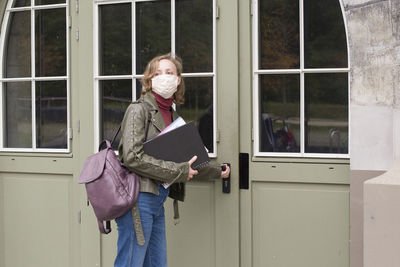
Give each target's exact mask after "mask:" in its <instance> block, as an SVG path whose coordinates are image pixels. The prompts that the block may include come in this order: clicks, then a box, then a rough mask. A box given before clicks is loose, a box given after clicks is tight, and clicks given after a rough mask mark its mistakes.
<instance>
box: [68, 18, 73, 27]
mask: <svg viewBox="0 0 400 267" xmlns="http://www.w3.org/2000/svg"><path fill="white" fill-rule="evenodd" d="M71 26H72V19H71V16H68V29H71Z"/></svg>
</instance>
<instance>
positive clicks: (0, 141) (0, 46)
mask: <svg viewBox="0 0 400 267" xmlns="http://www.w3.org/2000/svg"><path fill="white" fill-rule="evenodd" d="M11 4H12V3H11V1H9V2H8V4H7V9H9V8H11ZM10 13H11V12H6V13H5V15H4V18H3V23H2V25H1V32H0V37H1V38H0V51H4V44H5V39H6V32H7V26H8V25H7V24H8V23H7V22H8V20H9V18H10ZM0 62H1V63H0V79H1V78H3V62H4V52H1V53H0ZM3 85H4V84H3V82H0V107H1V108H0V149H3V148H4V130H5V129H6V127H5V125H4V112H3V109H4V106H5V105H4V99H3V94H4V91H3V88H4V86H3Z"/></svg>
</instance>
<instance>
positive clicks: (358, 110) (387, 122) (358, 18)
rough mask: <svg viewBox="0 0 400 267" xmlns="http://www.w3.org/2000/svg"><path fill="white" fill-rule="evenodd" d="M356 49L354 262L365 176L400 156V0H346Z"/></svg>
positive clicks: (354, 261)
mask: <svg viewBox="0 0 400 267" xmlns="http://www.w3.org/2000/svg"><path fill="white" fill-rule="evenodd" d="M343 6H344V11H345V20H346V23H347V31H348V38H349V52H350V67H351V71H350V155H351V160H350V162H351V166H350V167H351V179H350V181H351V196H350V199H351V222H350V224H351V233H350V236H351V266H352V267H362V266H364V265H363V254H362V251H363V202H364V201H363V195H362V192H363V190H362V186H363V182H364V181H365V180H367V179H370V178H372V177H373V176H374V175H379V174H381V173H383V172H385V171H387V170H389V169H391V168H392V165H393V162H394V159H395V158H397V157H399V156H400V85H399V84H400V0H372V1H365V0H343Z"/></svg>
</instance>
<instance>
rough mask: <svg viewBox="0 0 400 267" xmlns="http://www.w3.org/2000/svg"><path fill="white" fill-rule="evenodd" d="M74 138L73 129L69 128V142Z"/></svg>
mask: <svg viewBox="0 0 400 267" xmlns="http://www.w3.org/2000/svg"><path fill="white" fill-rule="evenodd" d="M72 137H73V131H72V128H68V139H69V140H72Z"/></svg>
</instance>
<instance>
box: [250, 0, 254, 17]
mask: <svg viewBox="0 0 400 267" xmlns="http://www.w3.org/2000/svg"><path fill="white" fill-rule="evenodd" d="M253 14H254V0H251V1H250V16H253Z"/></svg>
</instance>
